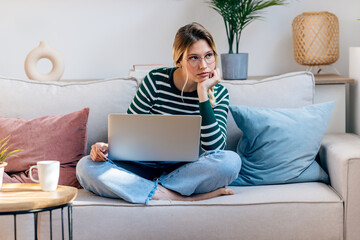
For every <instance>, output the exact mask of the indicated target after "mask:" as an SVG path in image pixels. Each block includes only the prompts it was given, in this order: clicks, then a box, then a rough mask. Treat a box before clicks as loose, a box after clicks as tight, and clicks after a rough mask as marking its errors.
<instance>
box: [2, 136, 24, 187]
mask: <svg viewBox="0 0 360 240" xmlns="http://www.w3.org/2000/svg"><path fill="white" fill-rule="evenodd" d="M9 141H10V135H9V136H7V137H5V138H3V139H1V140H0V190H1V186H2V182H3V177H4V169H5V167H6V165H7V162H6V159H7V158H8V157H10V156H13V155H14V154H15V153H17V152H19V151H21V149H15V150H13V151H10V152H9V148H10V145H9Z"/></svg>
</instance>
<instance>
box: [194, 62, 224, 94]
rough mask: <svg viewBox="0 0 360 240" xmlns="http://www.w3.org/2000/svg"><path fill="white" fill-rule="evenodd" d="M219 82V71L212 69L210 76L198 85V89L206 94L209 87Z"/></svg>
mask: <svg viewBox="0 0 360 240" xmlns="http://www.w3.org/2000/svg"><path fill="white" fill-rule="evenodd" d="M220 81H221V77H220V70H219V69H218V68H216V69H214V71H213V73H212V76H210V77H209V78H208V79H205V80H202V81H200V82H199V83H198V89H199V88H200V90H203V91H206V92H207V91H208V90H209V89H210V88H211V87H213V86H215V85H216V84H218V83H219V82H220Z"/></svg>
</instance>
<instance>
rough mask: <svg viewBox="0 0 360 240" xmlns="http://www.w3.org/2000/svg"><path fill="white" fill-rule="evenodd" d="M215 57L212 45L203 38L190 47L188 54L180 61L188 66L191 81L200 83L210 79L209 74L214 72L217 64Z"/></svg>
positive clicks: (182, 64) (184, 65)
mask: <svg viewBox="0 0 360 240" xmlns="http://www.w3.org/2000/svg"><path fill="white" fill-rule="evenodd" d="M215 58H216V56H215V53H214V51H213V50H212V48H211V47H210V45H209V44H208V43H207V42H206V41H205V40H204V39H201V40H199V41H197V42H195V43H193V44H192V45H191V46H190V47H189V49H188V52H187V55H186V56H184V58H183V59H182V60H181V62H180V63H181V66H183V67H185V68H186V70H187V72H188V74H189V81H192V82H196V83H199V82H202V81H204V80H206V79H208V78H209V75H210V74H212V73H213V71H214V69H215V66H216V63H215Z"/></svg>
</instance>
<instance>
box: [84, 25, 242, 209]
mask: <svg viewBox="0 0 360 240" xmlns="http://www.w3.org/2000/svg"><path fill="white" fill-rule="evenodd" d="M173 59H174V62H175V64H176V67H174V68H161V69H156V70H153V71H151V72H150V73H149V74H148V75H147V76H146V77H145V79H144V81H143V82H142V84H141V85H140V87H139V90H138V92H137V94H136V96H135V97H134V99H133V101H132V103H131V105H130V106H129V108H128V111H127V113H128V114H174V115H176V114H181V115H184V114H189V115H201V117H202V124H201V147H202V150H203V153H202V154H201V155H200V156H199V160H198V161H195V162H191V163H173V162H130V161H110V160H108V159H107V152H108V145H107V144H106V143H101V142H98V143H96V144H94V145H93V146H92V149H91V153H90V156H87V157H84V158H83V159H81V160H80V162H79V163H78V165H77V176H78V179H79V182H80V183H81V185H82V186H83V187H84V188H85V189H87V190H89V191H91V192H94V193H95V194H98V195H100V196H104V197H111V198H121V199H124V200H126V201H128V202H132V203H145V204H146V203H148V201H149V200H151V199H152V200H158V199H170V200H179V201H187V200H190V201H195V200H203V199H209V198H213V197H217V196H220V195H230V194H234V192H233V190H231V189H229V188H226V187H225V186H227V185H229V184H230V183H231V182H232V181H234V180H235V179H236V178H237V176H238V173H239V171H240V167H241V160H240V157H239V156H238V155H237V154H236V153H234V152H231V151H226V150H224V149H225V147H226V120H227V114H228V105H229V94H228V91H227V89H226V88H225V87H224V86H222V85H219V84H218V83H219V82H220V80H221V79H220V75H219V70H218V69H217V68H216V65H217V51H216V47H215V42H214V40H213V38H212V36H211V35H210V33H209V32H208V31H207V30H206V29H205V28H204V27H203V26H201V25H200V24H198V23H192V24H188V25H186V26H183V27H181V28H180V29H179V30H178V32H177V34H176V36H175V41H174V45H173ZM174 127H176V126H174ZM129 179H131V181H129Z"/></svg>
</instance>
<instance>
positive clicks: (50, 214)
mask: <svg viewBox="0 0 360 240" xmlns="http://www.w3.org/2000/svg"><path fill="white" fill-rule="evenodd" d="M49 216H50V240H52V210H50V211H49Z"/></svg>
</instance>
